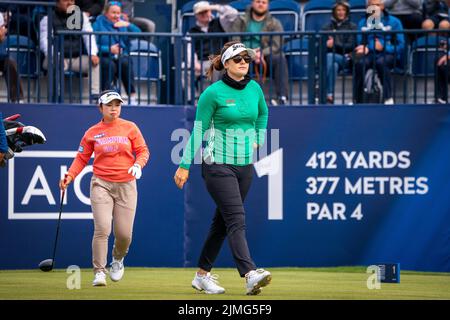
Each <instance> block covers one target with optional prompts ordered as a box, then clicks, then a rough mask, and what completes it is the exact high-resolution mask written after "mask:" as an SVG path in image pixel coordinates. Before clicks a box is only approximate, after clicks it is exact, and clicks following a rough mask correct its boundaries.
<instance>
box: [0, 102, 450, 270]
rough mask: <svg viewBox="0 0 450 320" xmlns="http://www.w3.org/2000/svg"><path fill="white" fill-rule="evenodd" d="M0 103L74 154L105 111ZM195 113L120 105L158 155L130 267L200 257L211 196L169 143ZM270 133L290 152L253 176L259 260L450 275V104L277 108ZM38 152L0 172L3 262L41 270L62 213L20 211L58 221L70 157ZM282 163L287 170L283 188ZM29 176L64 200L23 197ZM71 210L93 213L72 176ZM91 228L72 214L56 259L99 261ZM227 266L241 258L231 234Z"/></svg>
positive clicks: (145, 189) (252, 240)
mask: <svg viewBox="0 0 450 320" xmlns="http://www.w3.org/2000/svg"><path fill="white" fill-rule="evenodd" d="M0 112H3V114H4V115H5V116H7V115H10V114H13V113H21V114H22V118H21V119H22V120H23V122H24V123H26V124H30V125H31V124H32V125H35V126H37V127H39V128H41V129H42V131H43V132H44V133H45V135H46V136H47V139H48V142H47V143H46V144H45V145H42V146H33V147H32V148H29V149H28V150H29V151H31V150H33V151H44V150H45V151H74V150H76V149H77V146H78V143H79V140H80V139H81V137H82V135H83V132H84V131H85V130H86V129H87V128H88V127H89V126H90V125H92V124H94V123H95V122H96V121H98V120H99V114H98V112H97V111H96V109H95V108H93V107H83V106H46V105H38V106H23V105H21V106H20V108H18V107H17V106H15V105H0ZM193 114H194V112H193V110H191V109H187V108H186V109H185V108H182V107H172V108H167V107H161V108H127V107H125V108H124V110H123V117H124V118H126V119H129V120H132V121H135V122H136V123H137V124H138V126H139V127H140V128H141V130H142V132H143V134H144V136H145V138H146V140H147V143H148V145H149V147H150V150H151V154H152V156H151V161H150V163H149V165H148V166H147V167H146V168H145V169H144V175H143V178H142V179H141V180H140V181H139V182H138V187H139V203H138V214H137V218H136V224H135V229H134V238H133V244H132V248H131V250H130V253H129V256H128V258H127V265H131V266H180V267H181V266H188V267H192V266H195V265H196V261H197V258H198V255H199V252H200V250H201V245H202V242H203V240H204V238H205V237H206V233H207V231H208V227H209V223H210V220H211V218H212V216H213V213H214V204H213V202H212V200H211V199H210V197H209V195H208V194H207V192H206V188H205V187H204V184H203V181H202V179H201V176H200V166H199V165H194V166H193V167H192V171H191V174H190V180H189V182H188V184H187V185H186V188H185V190H184V192H181V191H179V190H178V189H177V188H176V187H175V185H174V183H173V174H174V171H175V169H176V165H175V164H173V163H172V162H171V153H172V151H173V150H174V148H175V150H176V148H177V147H179V143H180V141H178V140H176V139H175V140H176V141H171V135H172V133H173V130H175V129H177V128H183V127H185V126H186V127H187V128H190V127H191V126H192V119H193ZM269 128H271V129H279V139H276V138H275V136H274V137H273V138H269V139H268V143H267V145H268V146H269V150H270V149H271V148H272V149H273V150H272V155H271V157H272V156H274V155H278V156H280V155H281V154H282V161H281V163H282V167H281V166H279V165H275V166H274V164H273V163H267V164H266V165H261V166H260V167H259V168H260V169H259V170H265V169H267V168H269V167H271V166H274V168H275V169H274V171H273V174H272V175H270V177H269V178H268V176H267V175H266V176H262V177H260V178H258V177H257V175H256V174H255V177H254V182H253V185H252V188H251V190H250V192H249V195H248V197H247V200H246V219H247V234H248V239H249V246H250V248H251V251H252V254H253V258H254V260H255V262H256V263H257V265H258V266H262V267H270V266H336V265H369V264H374V263H388V262H399V263H401V264H402V268H403V269H411V270H428V271H447V272H448V271H450V199H449V197H448V195H449V191H450V168H449V166H448V163H450V148H449V142H448V141H450V107H449V106H426V105H423V106H421V105H416V106H396V107H394V108H387V107H384V106H359V107H357V108H356V107H336V106H333V107H313V108H295V107H285V108H271V109H270V117H269ZM279 148H280V149H279ZM352 152H355V153H354V154H353V153H352ZM269 153H270V151H269ZM28 154H29V155H30V157H17V158H16V159H15V160H14V165H13V169H11V168H9V169H8V170H7V169H1V170H0V189H1V190H2V192H1V194H0V213H1V214H0V244H1V245H0V268H4V269H6V268H33V267H36V265H37V263H38V262H39V261H40V260H42V259H44V258H47V257H49V256H50V254H51V248H52V244H53V239H54V232H55V227H56V220H54V219H53V220H37V219H32V220H27V219H17V218H19V217H20V215H21V214H22V215H24V214H25V215H26V214H37V215H40V214H41V213H43V212H53V213H55V215H54V217H55V218H56V217H57V215H56V214H57V211H58V195H59V194H58V190H57V181H58V177H59V175H60V171H61V166H62V165H67V166H68V165H70V163H71V159H70V158H64V157H62V156H64V154H63V153H56V156H55V154H52V153H49V157H48V158H42V157H32V155H33V154H32V153H31V152H29V153H28ZM59 154H61V156H60V155H59ZM352 155H353V158H351V156H352ZM267 159H268V158H265V160H264V159H263V161H267ZM347 165H348V166H347ZM38 166H41V169H42V170H41V171H39V170H37V168H38ZM10 167H11V166H10ZM272 169H273V168H272ZM280 170H281V171H280ZM8 171H10V172H8ZM41 172H42V174H41ZM277 172H278V173H280V172H281V177H282V182H281V184H278V185H277V184H276V181H277V180H276V177H277V175H276V173H277ZM11 174H13V175H14V176H11ZM33 176H35V180H36V179H38V178H39V179H38V180H36V181H39V183H37V184H36V185H35V187H34V189H36V190H37V189H39V188H44V189H45V186H42V185H41V184H42V181H43V176H45V179H46V180H47V182H48V185H49V188H50V189H51V192H52V194H53V197H54V200H55V202H56V203H55V204H54V205H49V204H48V197H46V196H42V195H35V196H31V197H30V199H29V200H27V199H26V197H25V195H26V194H27V189H29V186H30V184H31V185H32V183H31V182H32V180H33V179H32V177H33ZM89 176H90V175H89V174H87V175H86V176H85V177H83V179H81V183H80V188H79V189H80V190H81V191H79V192H78V194H80V192H81V193H83V194H85V195H88V194H89V192H88V182H89ZM36 177H38V178H36ZM269 180H270V181H271V182H270V181H269ZM11 181H13V185H12V182H11ZM280 181H281V180H280ZM270 183H275V184H274V186H275V188H274V189H273V190H275V191H276V190H277V189H278V190H279V189H281V187H282V189H283V190H282V192H280V194H281V195H282V199H281V198H280V199H281V200H282V204H283V206H282V209H280V208H278V209H277V208H276V207H275V209H274V210H272V211H270V210H271V209H269V206H268V202H269V197H270V198H271V199H270V201H272V204H273V203H276V201H278V200H280V199H277V198H274V195H276V194H277V192H271V193H270V196H269V192H268V188H269V187H268V186H269V184H270ZM358 183H360V184H358ZM36 190H35V193H39V191H36ZM280 191H281V190H280ZM400 193H401V194H400ZM11 199H12V200H11ZM9 202H10V203H9ZM12 202H14V203H13V208H11V204H12ZM22 203H24V204H22ZM344 207H345V210H344ZM64 211H65V212H67V215H68V216H69V215H70V214H74V213H75V212H78V213H88V212H89V211H90V210H89V206H88V205H85V204H82V203H81V202H80V200H79V197H77V196H76V193H75V192H74V185H71V188H70V189H69V195H68V203H67V205H66V206H65V209H64ZM269 211H270V212H269ZM11 212H12V213H11ZM70 212H71V213H70ZM8 217H10V218H11V217H13V219H10V218H8ZM22 217H23V216H22ZM280 217H282V219H280ZM269 218H270V219H269ZM273 218H276V219H273ZM344 219H345V220H344ZM92 230H93V227H92V221H91V220H76V219H64V220H63V221H62V229H61V238H60V239H61V243H60V244H59V246H58V258H57V264H58V265H59V267H65V266H67V265H69V264H77V265H80V266H82V267H89V266H90V254H91V249H90V242H91V235H92ZM217 266H230V267H231V266H234V263H233V261H232V259H231V255H230V252H229V250H228V245H227V244H226V243H225V244H224V248H223V251H222V253H221V254H220V256H219V258H218V261H217Z"/></svg>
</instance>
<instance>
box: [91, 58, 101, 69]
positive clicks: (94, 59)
mask: <svg viewBox="0 0 450 320" xmlns="http://www.w3.org/2000/svg"><path fill="white" fill-rule="evenodd" d="M91 61H92V65H93V66H94V67H95V66H97V65H98V64H99V62H100V58H99V57H98V56H91Z"/></svg>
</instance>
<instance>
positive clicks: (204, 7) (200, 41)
mask: <svg viewBox="0 0 450 320" xmlns="http://www.w3.org/2000/svg"><path fill="white" fill-rule="evenodd" d="M193 9H194V14H195V26H193V27H192V28H190V29H189V30H188V34H199V33H203V34H206V33H208V32H213V33H223V32H230V30H231V26H232V24H233V22H234V20H235V19H236V17H237V16H238V11H237V10H236V9H234V8H233V7H231V6H229V5H215V4H210V3H209V2H208V1H199V2H197V3H196V4H195V5H194V8H193ZM213 11H215V12H217V13H218V16H217V17H216V18H214V17H213V14H212V12H213ZM228 41H229V38H228V37H227V36H224V37H211V38H208V37H205V38H194V43H193V45H194V72H195V79H196V80H197V79H198V78H199V77H200V76H201V75H205V74H206V71H207V70H208V69H209V66H210V65H211V62H210V60H209V56H210V55H216V54H219V53H220V50H221V49H222V47H223V45H224V44H225V43H227V42H228ZM186 54H187V57H186V61H187V66H188V68H189V71H188V75H187V81H188V83H189V84H190V82H191V81H190V80H191V72H190V70H191V69H190V68H191V60H192V45H191V43H189V44H188V48H187V52H186ZM221 75H222V72H220V71H217V70H214V71H213V74H212V77H211V81H212V82H215V81H217V80H219V79H220V78H221ZM185 80H186V79H185V76H183V77H182V81H183V86H184V82H185ZM187 90H188V91H187V94H188V100H190V96H191V85H188V88H187Z"/></svg>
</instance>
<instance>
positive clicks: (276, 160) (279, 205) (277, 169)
mask: <svg viewBox="0 0 450 320" xmlns="http://www.w3.org/2000/svg"><path fill="white" fill-rule="evenodd" d="M254 166H255V170H256V174H257V175H258V177H259V178H261V177H262V176H265V175H267V176H269V179H268V180H269V190H268V195H269V196H268V199H269V200H268V201H269V202H268V208H269V216H268V218H269V220H283V149H281V148H280V149H278V150H277V151H275V152H273V153H271V154H270V155H268V156H267V157H265V158H263V159H261V160H259V161H258V162H255V164H254Z"/></svg>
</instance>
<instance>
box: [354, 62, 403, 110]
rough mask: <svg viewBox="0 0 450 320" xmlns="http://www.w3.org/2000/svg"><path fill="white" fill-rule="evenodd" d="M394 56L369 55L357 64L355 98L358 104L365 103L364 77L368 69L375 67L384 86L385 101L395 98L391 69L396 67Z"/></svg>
mask: <svg viewBox="0 0 450 320" xmlns="http://www.w3.org/2000/svg"><path fill="white" fill-rule="evenodd" d="M394 64H395V56H394V55H393V54H389V53H386V54H383V53H379V54H376V55H374V54H373V53H369V54H368V55H366V56H364V57H363V58H361V59H360V60H357V61H356V63H355V84H354V97H355V102H356V103H361V102H363V91H364V77H365V75H366V72H367V70H368V69H370V68H373V67H375V69H376V71H377V73H378V77H379V78H380V81H381V84H382V85H383V100H386V99H389V98H393V96H392V84H391V82H392V81H391V77H392V76H391V68H393V67H394Z"/></svg>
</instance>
